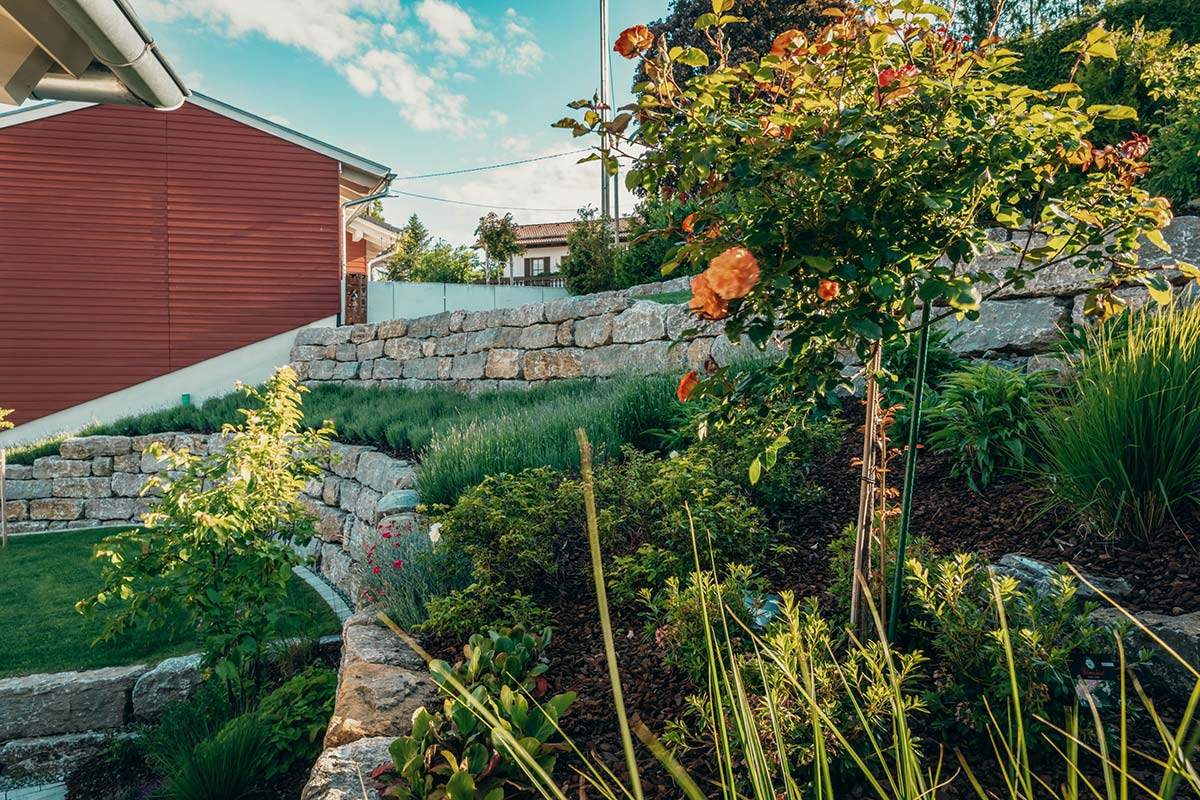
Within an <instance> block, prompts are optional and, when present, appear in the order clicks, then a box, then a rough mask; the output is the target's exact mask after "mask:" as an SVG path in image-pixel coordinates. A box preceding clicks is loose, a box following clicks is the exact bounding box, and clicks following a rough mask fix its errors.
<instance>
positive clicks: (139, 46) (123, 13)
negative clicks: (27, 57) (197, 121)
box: [31, 0, 189, 111]
mask: <svg viewBox="0 0 1200 800" xmlns="http://www.w3.org/2000/svg"><path fill="white" fill-rule="evenodd" d="M47 2H48V3H49V4H50V5H51V6H52V7H53V8H54V10H55V11H57V12H58V13H59V14H60V15H61V16H62V18H63V19H64V20H65V21H66V23H67V24H68V25H70V26H71V28H72V29H73V30H74V31H75V33H77V34H78V35H79V38H81V39H83V41H84V42H85V43H86V44H87V45H88V47H90V48H91V50H92V53H93V54H94V55H95V58H96V61H98V62H99V65H96V64H93V65H92V66H91V67H90V68H88V70H87V71H86V72H85V73H84V74H83V75H81V76H80V77H79V78H74V77H71V76H70V75H67V74H65V73H57V72H53V73H48V74H47V75H46V76H45V77H43V78H42V79H41V81H39V82H38V84H37V86H36V87H34V90H33V92H32V95H31V96H33V97H35V98H37V99H39V100H83V101H88V102H94V103H117V104H124V105H141V106H150V107H152V108H157V109H161V110H163V111H170V110H172V109H176V108H179V106H181V105H183V102H184V100H185V99H186V98H187V96H188V94H189V92H188V90H187V87H186V86H184V84H183V81H182V80H180V78H179V76H178V75H176V74H175V71H174V70H173V69H171V65H170V64H169V63H168V62H167V60H166V58H164V57H163V55H162V53H160V52H159V51H158V48H157V46H156V45H155V44H154V39H153V38H152V37H151V36H150V34H149V33H148V32H147V31H146V29H145V28H143V27H142V25H141V23H140V22H138V19H137V15H135V14H134V12H133V9H132V8H130V7H129V5H128V4H127V3H126V2H125V0H47Z"/></svg>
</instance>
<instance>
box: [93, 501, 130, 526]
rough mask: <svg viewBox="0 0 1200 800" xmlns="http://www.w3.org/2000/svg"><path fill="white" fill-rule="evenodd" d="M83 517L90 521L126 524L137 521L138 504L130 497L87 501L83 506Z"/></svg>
mask: <svg viewBox="0 0 1200 800" xmlns="http://www.w3.org/2000/svg"><path fill="white" fill-rule="evenodd" d="M83 513H84V516H86V517H90V518H91V519H105V520H107V519H119V520H124V521H126V522H128V521H130V520H134V519H137V517H138V504H137V501H136V500H135V499H133V498H131V497H109V498H106V499H103V500H87V501H85V502H84V504H83Z"/></svg>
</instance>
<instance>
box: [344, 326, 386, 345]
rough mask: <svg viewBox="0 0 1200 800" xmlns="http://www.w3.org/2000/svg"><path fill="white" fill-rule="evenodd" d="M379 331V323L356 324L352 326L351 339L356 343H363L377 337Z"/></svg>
mask: <svg viewBox="0 0 1200 800" xmlns="http://www.w3.org/2000/svg"><path fill="white" fill-rule="evenodd" d="M378 333H379V326H378V325H371V324H368V325H355V326H353V327H352V328H350V341H351V342H352V343H354V344H362V343H364V342H369V341H371V340H373V339H375V338H376V336H377V334H378Z"/></svg>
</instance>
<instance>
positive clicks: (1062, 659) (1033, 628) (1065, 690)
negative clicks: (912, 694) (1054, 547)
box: [907, 554, 1113, 744]
mask: <svg viewBox="0 0 1200 800" xmlns="http://www.w3.org/2000/svg"><path fill="white" fill-rule="evenodd" d="M908 573H909V575H908V578H909V589H908V593H907V601H908V608H909V611H910V614H911V615H912V625H913V629H914V632H915V634H916V639H917V641H916V643H915V644H916V645H917V646H920V647H921V648H922V649H925V650H926V651H927V652H929V653H930V654H931V656H932V658H933V660H934V662H935V663H936V664H937V665H938V667H937V669H936V670H935V673H934V685H933V688H932V689H931V690H930V691H929V692H928V693H927V695H926V701H927V703H928V706H929V710H930V719H931V721H932V722H933V724H934V725H935V726H936V727H939V728H942V729H943V730H946V731H950V732H954V733H958V734H962V733H963V732H972V733H975V734H979V733H983V732H984V731H985V730H987V728H988V707H989V706H990V707H991V709H993V710H997V709H1004V708H1007V703H1008V702H1009V700H1010V699H1011V698H1012V690H1013V681H1012V680H1010V673H1009V667H1008V659H1007V657H1006V654H1005V650H1004V644H1003V641H1002V638H1001V637H1000V635H999V634H1000V631H1001V620H1000V616H999V613H998V606H997V604H996V598H995V596H994V595H993V577H992V573H991V572H990V570H989V569H988V568H987V566H986V564H983V563H981V562H980V561H979V559H978V558H977V557H975V556H972V555H969V554H959V555H955V556H952V557H945V558H933V559H930V560H929V561H928V562H927V563H921V562H920V561H918V560H915V559H913V560H910V561H909V562H908ZM995 591H996V592H997V593H998V594H999V599H1000V601H1001V602H1002V603H1003V605H1004V610H1005V614H1006V622H1007V627H1008V630H1009V631H1011V632H1013V634H1014V635H1013V636H1012V637H1011V642H1012V647H1013V665H1014V670H1015V671H1014V673H1013V674H1014V675H1015V678H1016V686H1017V687H1018V689H1019V690H1020V692H1021V698H1022V709H1023V711H1024V713H1025V715H1026V717H1027V718H1026V719H1025V720H1023V723H1024V724H1025V725H1026V726H1027V727H1029V728H1030V730H1034V729H1037V728H1038V727H1039V723H1038V721H1037V720H1036V719H1035V718H1036V717H1041V718H1043V719H1051V721H1054V720H1053V719H1052V717H1053V716H1054V715H1053V714H1052V713H1051V712H1052V711H1056V710H1058V709H1061V708H1063V707H1065V706H1068V705H1071V704H1073V703H1076V702H1078V699H1077V697H1076V694H1075V678H1074V677H1073V675H1072V672H1071V669H1070V664H1069V662H1070V658H1071V656H1072V654H1073V653H1076V652H1084V653H1087V652H1104V651H1107V650H1108V649H1110V648H1111V647H1112V644H1113V642H1112V634H1111V633H1110V632H1109V631H1108V630H1107V629H1106V628H1104V627H1103V626H1101V625H1099V624H1098V623H1096V622H1095V621H1093V620H1092V618H1091V617H1090V616H1089V615H1090V613H1091V612H1092V611H1093V610H1094V609H1095V605H1094V604H1087V605H1082V604H1080V603H1079V601H1078V599H1077V598H1076V586H1075V582H1074V580H1073V579H1071V578H1069V577H1067V575H1066V573H1065V570H1064V571H1063V572H1062V573H1060V574H1059V575H1058V576H1057V577H1056V578H1055V580H1054V582H1053V585H1052V587H1051V588H1050V589H1049V590H1048V591H1046V592H1036V591H1033V590H1030V589H1026V588H1023V587H1022V586H1021V585H1020V584H1018V583H1017V581H1016V580H1015V579H1014V578H1012V577H1009V576H998V577H996V578H995ZM1058 721H1059V722H1061V720H1058ZM1033 738H1034V737H1030V738H1029V741H1030V743H1031V744H1033V743H1034V742H1033ZM1037 738H1040V737H1037Z"/></svg>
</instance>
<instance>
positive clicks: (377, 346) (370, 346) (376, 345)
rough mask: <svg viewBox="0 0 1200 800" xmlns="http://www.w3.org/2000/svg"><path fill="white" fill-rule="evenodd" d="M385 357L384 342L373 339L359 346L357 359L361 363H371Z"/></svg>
mask: <svg viewBox="0 0 1200 800" xmlns="http://www.w3.org/2000/svg"><path fill="white" fill-rule="evenodd" d="M382 355H383V342H382V341H380V340H378V339H373V340H372V341H369V342H363V343H362V344H360V345H359V346H358V353H357V356H356V358H357V359H358V360H359V361H370V360H371V359H373V358H379V357H380V356H382Z"/></svg>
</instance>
